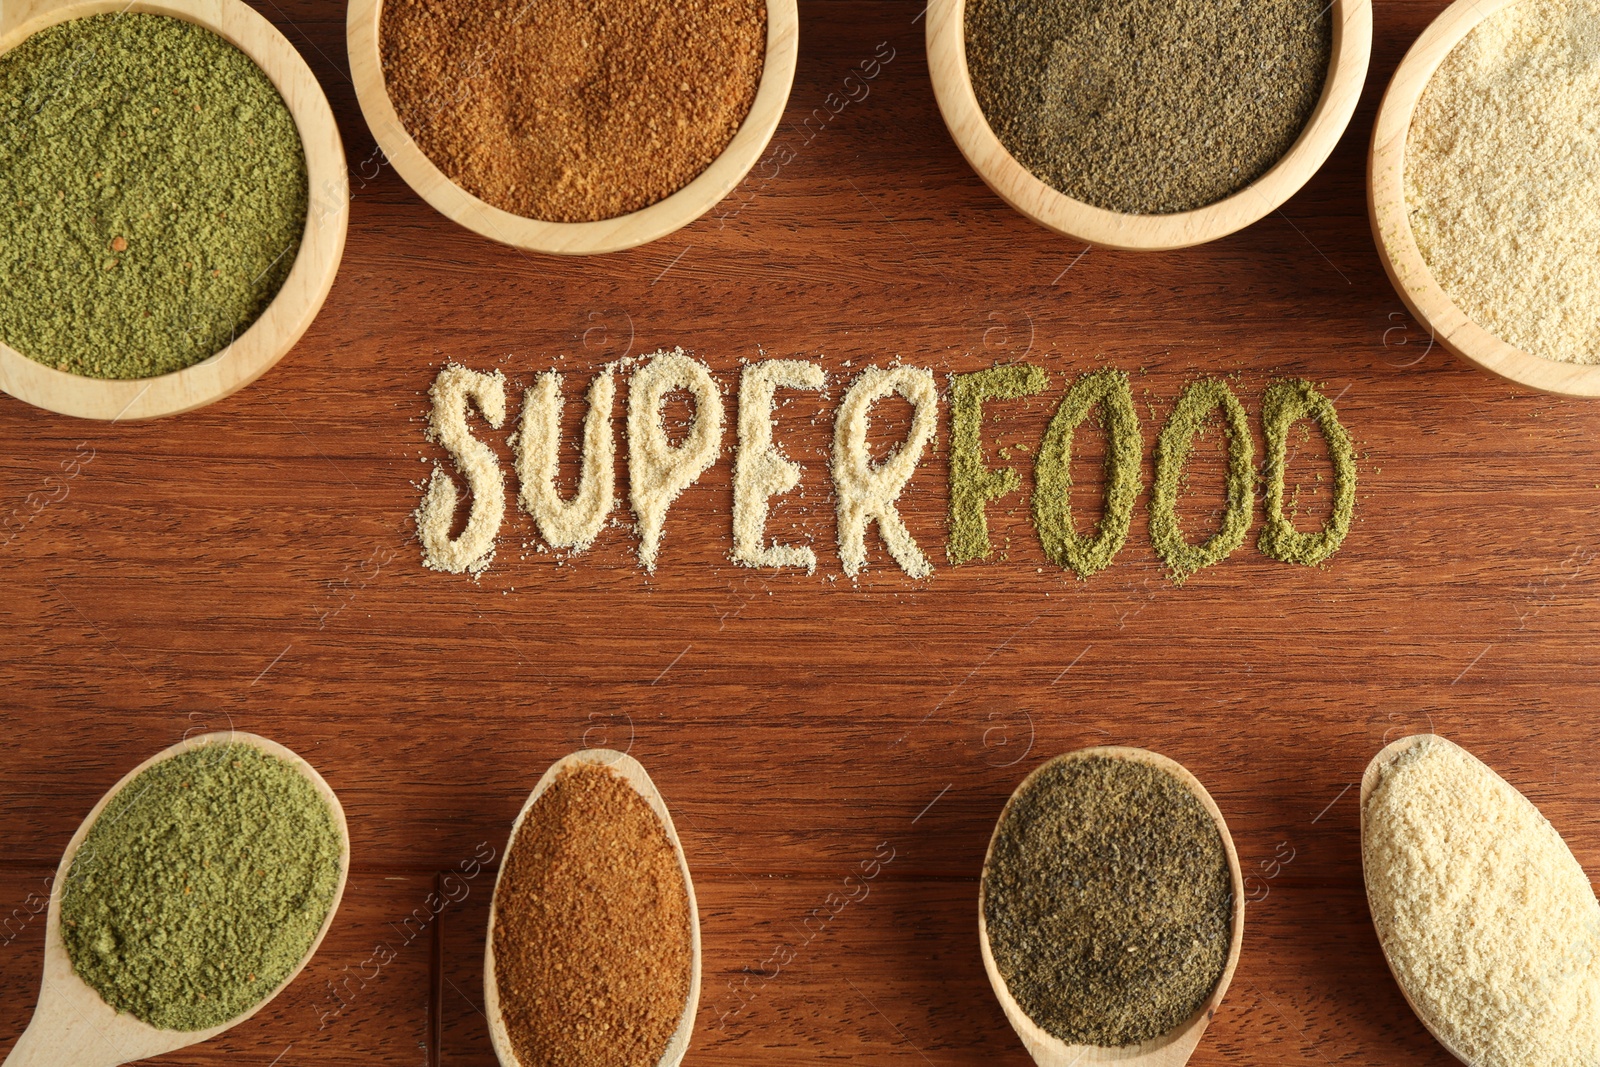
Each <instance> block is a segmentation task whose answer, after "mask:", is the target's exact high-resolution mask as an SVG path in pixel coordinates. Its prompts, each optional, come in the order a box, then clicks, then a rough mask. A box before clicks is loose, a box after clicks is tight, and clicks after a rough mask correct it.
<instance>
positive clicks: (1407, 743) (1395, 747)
mask: <svg viewBox="0 0 1600 1067" xmlns="http://www.w3.org/2000/svg"><path fill="white" fill-rule="evenodd" d="M1424 742H1433V743H1434V744H1438V745H1447V746H1449V747H1450V748H1453V749H1456V750H1457V751H1460V752H1465V751H1466V750H1465V749H1462V748H1461V746H1459V745H1457V744H1455V743H1454V742H1452V741H1447V740H1445V739H1444V738H1442V737H1440V736H1439V735H1438V734H1415V735H1413V736H1411V737H1402V738H1401V739H1400V740H1398V741H1396V742H1394V743H1393V744H1390V745H1386V746H1384V748H1383V749H1382V750H1381V751H1380V752H1379V753H1378V754H1377V755H1376V756H1373V757H1372V762H1371V763H1369V764H1367V769H1366V771H1365V772H1364V773H1363V774H1362V775H1361V881H1362V884H1363V885H1365V886H1368V887H1370V886H1371V885H1372V880H1371V879H1370V878H1369V877H1368V875H1367V798H1368V797H1370V796H1371V795H1372V792H1373V790H1375V789H1377V788H1378V782H1379V780H1380V779H1381V778H1382V777H1383V769H1384V768H1385V767H1387V766H1388V765H1389V764H1391V763H1393V762H1394V761H1395V760H1396V759H1398V758H1399V757H1400V756H1401V755H1403V754H1404V753H1406V752H1408V751H1410V750H1411V749H1413V748H1416V747H1417V746H1418V745H1420V744H1423V743H1424ZM1466 755H1467V756H1469V757H1470V758H1472V759H1474V760H1476V759H1477V757H1476V756H1473V755H1472V753H1470V752H1467V753H1466ZM1367 892H1368V895H1367V914H1368V915H1369V916H1371V915H1372V914H1373V908H1372V896H1371V889H1370V888H1369V889H1368V891H1367ZM1372 928H1373V931H1374V932H1375V933H1376V934H1377V935H1378V945H1379V947H1380V948H1382V949H1383V961H1384V962H1385V963H1387V964H1388V965H1389V973H1390V974H1391V975H1393V976H1394V984H1395V985H1396V986H1398V987H1399V988H1400V995H1401V996H1402V997H1404V998H1405V1000H1406V1004H1407V1005H1408V1006H1410V1008H1411V1013H1412V1014H1413V1015H1415V1016H1416V1017H1417V1019H1418V1020H1419V1021H1420V1022H1421V1023H1422V1025H1423V1028H1424V1029H1426V1030H1427V1031H1428V1033H1430V1034H1432V1035H1433V1039H1434V1040H1435V1041H1437V1042H1439V1044H1440V1045H1441V1046H1442V1047H1443V1048H1444V1050H1445V1051H1446V1052H1448V1053H1450V1055H1452V1056H1454V1057H1455V1058H1456V1059H1458V1060H1460V1061H1461V1062H1462V1063H1466V1064H1471V1063H1472V1061H1471V1060H1470V1059H1468V1058H1467V1057H1466V1055H1465V1054H1463V1053H1462V1052H1460V1051H1459V1050H1457V1049H1456V1048H1455V1046H1453V1045H1452V1044H1450V1042H1448V1041H1446V1040H1445V1039H1444V1035H1443V1034H1441V1033H1439V1031H1438V1030H1436V1029H1434V1026H1433V1023H1432V1022H1430V1021H1429V1019H1428V1017H1427V1016H1426V1015H1424V1014H1423V1013H1422V1011H1421V1010H1420V1009H1419V1008H1418V1007H1417V1003H1416V1001H1414V1000H1412V999H1411V993H1410V992H1409V991H1408V990H1407V989H1406V985H1405V983H1404V982H1402V981H1401V980H1400V972H1398V971H1396V970H1395V969H1394V961H1393V960H1391V959H1390V958H1389V946H1388V945H1386V944H1384V941H1383V931H1381V930H1379V929H1378V923H1377V920H1376V919H1375V918H1374V919H1373V923H1372Z"/></svg>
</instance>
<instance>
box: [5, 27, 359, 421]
mask: <svg viewBox="0 0 1600 1067" xmlns="http://www.w3.org/2000/svg"><path fill="white" fill-rule="evenodd" d="M106 12H118V13H122V12H133V13H141V12H142V13H148V14H155V15H166V16H169V17H172V18H181V19H184V20H185V21H188V22H194V23H197V24H199V25H201V26H204V27H206V28H207V29H209V30H211V31H212V32H213V33H215V34H217V35H218V36H219V37H222V38H223V39H224V40H227V41H229V42H230V43H232V44H233V45H234V47H236V48H238V49H239V50H240V51H241V52H243V53H244V54H245V55H247V56H249V57H250V58H251V59H253V60H254V61H255V63H256V65H257V66H259V67H260V68H261V70H262V72H263V73H265V74H266V76H267V77H268V78H269V79H271V81H272V84H273V86H274V87H276V88H277V90H278V93H279V95H281V96H282V97H283V102H284V105H285V106H286V107H287V108H288V109H289V114H290V115H291V116H292V117H293V118H294V121H295V126H296V128H297V129H298V130H299V132H300V144H301V147H302V148H303V149H304V150H305V159H306V182H307V186H306V188H307V209H306V228H305V233H304V235H303V236H302V238H301V242H300V250H299V252H298V253H297V254H296V257H295V261H294V266H293V267H292V268H291V269H290V271H289V276H288V277H287V278H285V279H284V281H283V287H282V288H280V289H279V290H278V295H277V296H275V297H273V299H272V303H270V304H269V305H267V309H266V310H265V311H264V312H262V313H261V317H260V318H258V319H256V320H255V322H253V323H251V324H250V327H249V329H247V330H245V332H244V333H243V334H241V335H240V336H239V337H238V339H237V340H235V341H234V342H233V343H231V344H229V345H227V346H225V347H224V348H222V349H221V350H220V351H218V352H216V353H214V354H213V355H212V356H211V357H210V358H208V359H205V360H202V361H201V362H199V363H196V364H195V365H194V366H192V367H185V368H184V369H183V370H179V371H173V372H172V373H171V374H162V375H158V376H156V377H153V378H137V379H128V380H115V379H103V378H89V377H86V376H84V375H79V374H69V373H67V372H65V371H59V370H56V369H55V368H54V367H49V366H46V365H45V364H43V363H38V362H35V361H34V360H32V359H29V358H28V357H27V356H24V355H23V354H21V353H20V352H17V351H16V350H15V349H12V348H8V347H7V346H6V345H4V344H0V390H4V391H5V392H6V393H7V394H9V395H10V396H13V397H18V398H20V399H22V400H25V401H27V402H28V403H30V404H34V405H37V406H38V407H41V408H44V409H45V410H46V411H55V412H60V413H62V414H66V415H74V416H77V417H78V418H83V419H102V420H106V421H110V422H119V421H123V420H137V419H154V418H160V417H162V416H164V415H174V414H178V413H181V412H185V411H192V410H194V409H195V408H198V407H204V406H205V405H206V404H210V403H212V402H214V401H216V400H220V399H221V398H222V397H225V396H229V395H231V394H232V393H234V392H236V391H238V390H240V389H243V388H244V387H245V386H247V385H249V384H250V383H251V382H253V381H255V380H256V379H257V378H259V377H261V376H262V375H263V374H265V373H266V372H267V371H269V370H271V369H272V367H273V366H274V365H275V364H276V363H277V362H278V360H280V359H282V358H283V357H284V355H286V354H287V353H288V352H289V351H290V350H291V349H292V348H294V346H295V344H296V343H297V342H298V341H299V340H300V338H301V337H303V336H304V335H305V332H306V331H307V330H308V329H310V328H311V323H312V321H313V320H315V319H316V317H317V313H318V312H319V311H320V310H321V309H322V305H323V302H324V301H325V300H327V298H328V293H329V291H330V290H332V288H333V280H334V277H335V275H337V274H338V273H339V262H340V260H341V259H342V258H343V256H344V244H345V229H346V226H347V225H348V222H349V218H350V214H349V207H350V181H349V176H348V170H347V168H348V164H347V163H346V162H345V157H344V146H343V144H342V142H341V140H340V137H339V127H338V123H337V120H336V119H335V118H334V115H333V111H332V110H331V109H330V108H329V106H328V98H327V97H326V96H325V95H324V94H323V91H322V87H321V85H320V84H318V80H317V76H316V75H315V74H314V73H313V72H312V70H311V68H310V67H309V66H307V64H306V62H305V60H304V59H302V58H301V56H300V55H299V53H298V52H296V51H295V49H294V47H293V46H291V45H290V43H289V42H288V41H286V40H285V39H284V36H283V33H282V32H281V31H280V29H279V28H276V27H274V26H273V25H272V24H271V23H270V22H269V21H268V20H267V19H265V18H263V17H262V16H261V14H260V13H259V12H257V11H254V10H252V9H251V8H250V7H249V6H248V5H246V4H244V3H242V2H240V0H131V2H130V0H5V3H3V4H0V54H3V53H5V52H8V51H10V50H11V49H12V48H14V47H16V46H17V45H19V44H21V43H22V42H23V41H25V40H27V38H28V37H30V36H32V35H33V34H35V33H38V32H39V31H40V30H42V29H45V28H46V27H48V26H53V25H55V24H57V23H59V22H64V21H66V20H68V19H75V18H84V17H87V16H89V15H98V14H103V13H106Z"/></svg>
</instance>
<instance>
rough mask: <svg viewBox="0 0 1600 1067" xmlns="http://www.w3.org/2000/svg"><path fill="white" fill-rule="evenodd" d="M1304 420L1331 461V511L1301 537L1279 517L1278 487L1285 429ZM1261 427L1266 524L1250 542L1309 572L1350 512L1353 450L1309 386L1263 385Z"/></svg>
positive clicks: (1346, 525) (1335, 543)
mask: <svg viewBox="0 0 1600 1067" xmlns="http://www.w3.org/2000/svg"><path fill="white" fill-rule="evenodd" d="M1304 418H1311V419H1315V420H1316V423H1317V426H1318V427H1319V428H1320V429H1321V430H1322V437H1323V440H1325V441H1327V443H1328V455H1329V457H1330V458H1331V459H1332V460H1333V511H1332V514H1330V515H1329V516H1328V521H1327V522H1326V523H1324V524H1323V527H1322V529H1320V530H1318V531H1317V532H1316V533H1301V532H1300V531H1299V530H1297V529H1295V527H1294V523H1293V521H1291V519H1290V517H1289V516H1288V515H1286V514H1285V513H1284V506H1283V487H1284V482H1285V481H1286V471H1285V467H1286V465H1287V463H1288V453H1289V427H1291V426H1293V425H1294V424H1295V423H1296V422H1298V421H1299V420H1301V419H1304ZM1261 426H1262V432H1263V436H1264V437H1265V438H1266V449H1267V464H1266V471H1265V474H1264V475H1263V478H1262V481H1263V482H1265V484H1266V508H1267V524H1266V526H1265V527H1264V528H1263V529H1262V531H1261V536H1260V537H1259V538H1258V539H1257V540H1256V546H1257V547H1258V548H1260V549H1261V553H1262V555H1264V556H1267V557H1268V558H1270V559H1275V560H1277V561H1279V562H1280V563H1299V564H1303V565H1305V566H1308V567H1311V566H1316V565H1317V564H1319V563H1321V562H1323V561H1324V560H1326V559H1327V558H1328V557H1329V556H1332V555H1333V554H1334V553H1335V552H1337V551H1339V546H1340V545H1341V544H1343V543H1344V537H1345V534H1347V533H1349V532H1350V521H1351V519H1352V518H1353V517H1354V515H1355V509H1356V450H1355V445H1354V444H1352V443H1351V441H1350V435H1349V434H1348V433H1346V432H1345V428H1344V427H1343V426H1342V425H1340V423H1339V415H1338V412H1336V411H1335V410H1334V407H1333V403H1332V402H1331V401H1329V400H1328V398H1327V397H1325V396H1323V395H1322V394H1321V393H1320V392H1318V391H1317V389H1316V387H1315V386H1313V385H1312V384H1311V383H1310V382H1307V381H1303V380H1285V381H1279V382H1273V383H1272V384H1271V385H1269V386H1267V394H1266V397H1265V398H1264V399H1263V401H1262V404H1261Z"/></svg>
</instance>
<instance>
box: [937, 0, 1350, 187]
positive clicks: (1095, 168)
mask: <svg viewBox="0 0 1600 1067" xmlns="http://www.w3.org/2000/svg"><path fill="white" fill-rule="evenodd" d="M1331 8H1332V5H1331V4H1329V3H1327V2H1326V0H970V2H969V3H968V4H967V8H966V46H967V65H968V68H969V70H970V72H971V76H972V88H973V91H974V92H975V93H976V95H977V98H978V105H979V107H981V108H982V110H983V113H984V117H985V118H987V119H988V121H989V125H990V127H991V128H992V129H993V130H994V132H995V135H996V136H997V137H999V138H1000V141H1001V142H1002V143H1003V144H1004V145H1005V146H1006V148H1007V150H1009V151H1010V152H1011V154H1012V155H1013V156H1015V157H1016V158H1017V161H1018V162H1020V163H1021V164H1022V165H1023V166H1024V167H1027V168H1028V169H1029V170H1030V171H1032V172H1033V173H1034V174H1035V175H1036V176H1037V177H1038V178H1039V179H1040V180H1041V181H1043V182H1045V183H1046V184H1048V185H1050V186H1052V187H1054V188H1055V189H1058V190H1059V191H1061V192H1063V193H1065V194H1066V195H1068V196H1070V197H1073V198H1074V199H1077V200H1082V201H1084V202H1086V203H1089V204H1093V205H1095V206H1096V207H1102V208H1106V209H1108V210H1111V211H1120V212H1127V213H1131V214H1140V215H1165V214H1171V213H1173V212H1178V211H1189V210H1192V209H1194V208H1200V207H1204V206H1206V205H1208V204H1213V203H1216V202H1217V201H1218V200H1222V199H1224V198H1226V197H1228V196H1231V195H1232V194H1234V193H1236V192H1238V191H1240V190H1241V189H1243V188H1244V187H1245V186H1247V185H1249V184H1250V183H1251V182H1253V181H1255V180H1256V179H1257V178H1259V177H1261V175H1263V174H1264V173H1266V171H1267V170H1268V169H1269V168H1270V167H1271V166H1272V165H1273V164H1274V163H1276V162H1277V161H1278V160H1279V159H1280V158H1282V157H1283V155H1284V154H1285V153H1286V152H1287V151H1288V150H1289V148H1290V146H1291V145H1293V144H1294V141H1295V139H1296V138H1297V137H1299V136H1300V131H1301V130H1302V129H1303V128H1304V127H1305V124H1306V121H1307V120H1308V119H1309V118H1310V117H1311V112H1312V109H1313V108H1315V107H1316V103H1317V99H1318V98H1319V97H1320V96H1321V94H1322V86H1323V82H1324V81H1325V80H1326V79H1327V73H1328V65H1329V61H1330V59H1331V57H1332V52H1333V23H1332V17H1331V16H1332V12H1331Z"/></svg>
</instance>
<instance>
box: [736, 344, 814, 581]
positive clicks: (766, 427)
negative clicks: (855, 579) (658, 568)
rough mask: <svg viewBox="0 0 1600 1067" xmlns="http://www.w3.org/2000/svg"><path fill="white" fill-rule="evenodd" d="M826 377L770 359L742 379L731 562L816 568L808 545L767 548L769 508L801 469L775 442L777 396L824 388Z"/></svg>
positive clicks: (803, 365) (808, 366) (809, 367)
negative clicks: (788, 391) (782, 391)
mask: <svg viewBox="0 0 1600 1067" xmlns="http://www.w3.org/2000/svg"><path fill="white" fill-rule="evenodd" d="M825 381H826V378H825V376H824V375H823V373H822V368H821V367H820V366H818V365H817V364H815V363H807V362H806V361H804V360H799V359H769V360H764V361H762V362H760V363H752V364H750V365H749V366H747V367H745V369H744V370H743V372H741V374H740V376H739V455H738V458H737V459H736V460H735V461H734V466H733V561H734V562H735V563H742V564H744V565H745V566H747V567H804V568H805V569H806V573H807V574H811V573H813V572H814V571H815V570H816V569H817V554H816V553H815V552H814V551H812V550H811V549H809V548H806V547H804V546H794V545H776V544H775V545H770V546H769V545H767V544H765V543H764V542H765V541H766V529H767V507H768V501H770V500H771V499H772V498H773V497H775V496H778V495H780V494H783V493H787V492H788V491H789V490H791V489H793V488H794V487H795V486H797V485H799V484H800V465H799V464H798V463H795V462H794V461H792V460H789V459H786V458H784V455H783V453H782V452H779V451H778V448H777V446H776V445H774V444H773V443H772V407H773V398H774V394H775V393H776V392H777V390H778V389H779V388H780V387H781V388H784V389H821V388H822V386H823V384H824V383H825Z"/></svg>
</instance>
